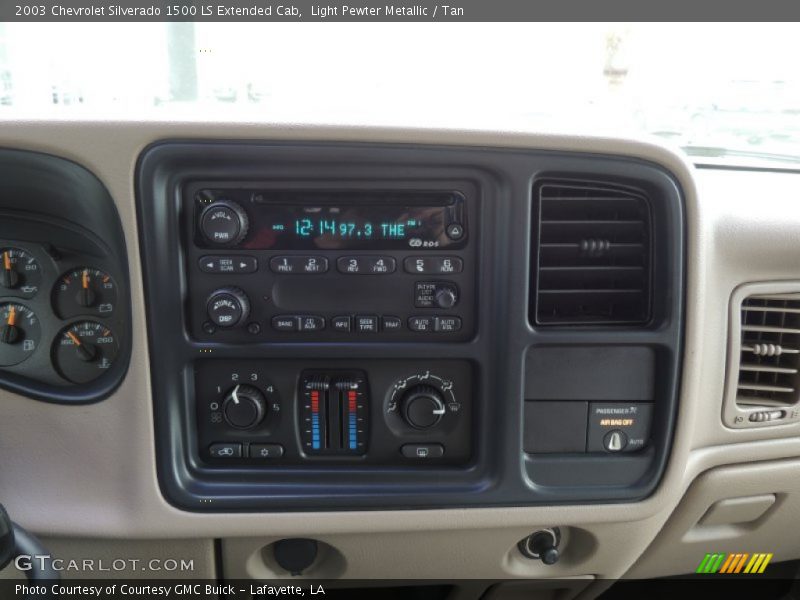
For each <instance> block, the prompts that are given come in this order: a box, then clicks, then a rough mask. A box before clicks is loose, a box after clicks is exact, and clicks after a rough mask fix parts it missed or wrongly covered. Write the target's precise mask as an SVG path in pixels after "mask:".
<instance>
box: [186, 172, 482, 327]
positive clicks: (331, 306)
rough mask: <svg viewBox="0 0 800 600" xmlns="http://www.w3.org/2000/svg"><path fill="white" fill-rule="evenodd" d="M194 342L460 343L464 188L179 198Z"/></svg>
mask: <svg viewBox="0 0 800 600" xmlns="http://www.w3.org/2000/svg"><path fill="white" fill-rule="evenodd" d="M183 207H184V215H185V217H184V219H185V225H186V227H187V231H188V235H187V238H188V240H189V243H188V244H187V249H186V259H187V261H188V264H187V273H188V286H189V298H190V299H191V300H190V311H189V315H190V321H191V322H190V323H189V329H190V331H191V333H192V335H193V337H195V338H196V339H198V340H201V341H211V340H213V341H220V342H228V343H231V342H232V343H246V342H263V341H309V340H313V341H370V340H373V341H374V340H375V339H376V338H380V339H386V340H387V341H388V340H397V341H420V340H424V341H464V340H467V339H469V338H471V337H472V335H473V333H474V312H475V301H474V297H475V276H476V275H475V243H474V240H473V237H474V236H473V235H471V232H470V229H469V222H470V216H469V212H470V208H471V207H470V201H469V200H468V198H467V197H466V195H465V193H464V192H462V191H461V190H454V189H440V190H435V189H434V190H431V189H426V190H406V189H400V190H360V189H353V190H330V189H324V190H320V189H292V188H288V189H281V188H275V187H265V186H258V185H257V184H253V183H248V182H243V183H238V184H236V185H232V184H230V183H225V184H221V183H218V182H193V183H191V184H188V185H187V186H185V188H184V196H183Z"/></svg>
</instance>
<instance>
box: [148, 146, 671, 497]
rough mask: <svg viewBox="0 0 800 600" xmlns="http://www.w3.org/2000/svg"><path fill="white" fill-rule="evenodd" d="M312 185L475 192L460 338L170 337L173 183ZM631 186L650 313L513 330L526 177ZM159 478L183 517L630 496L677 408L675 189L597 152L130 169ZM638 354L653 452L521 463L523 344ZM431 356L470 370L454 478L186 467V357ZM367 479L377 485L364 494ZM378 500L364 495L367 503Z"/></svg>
mask: <svg viewBox="0 0 800 600" xmlns="http://www.w3.org/2000/svg"><path fill="white" fill-rule="evenodd" d="M277 176H280V177H281V178H283V179H286V178H295V179H298V180H302V179H303V178H312V179H316V180H320V179H322V180H324V179H325V178H326V177H328V178H329V179H330V180H333V179H336V180H338V181H342V180H345V181H346V180H348V179H351V180H357V181H360V182H362V183H363V182H374V184H375V185H376V186H378V187H383V186H382V185H381V184H382V182H384V181H385V180H386V179H393V180H400V179H403V178H411V179H416V180H419V179H425V178H429V179H431V180H433V181H435V180H442V179H448V178H453V177H455V178H461V179H469V180H470V181H473V182H474V183H475V185H476V186H477V189H478V198H479V218H478V219H477V220H476V221H473V223H472V234H473V235H476V237H477V238H478V240H479V246H478V248H479V256H478V265H477V268H478V276H479V286H478V296H477V312H476V314H477V326H476V331H475V335H474V337H472V338H471V339H470V340H469V341H466V342H437V343H424V342H402V343H391V342H381V341H375V342H366V343H365V342H353V341H348V342H341V343H331V342H325V343H313V342H308V341H305V342H303V343H302V344H298V343H292V342H279V343H258V344H249V345H234V344H218V343H208V342H203V343H200V342H195V341H193V340H191V339H190V338H189V337H188V336H187V335H186V333H185V330H184V325H183V324H184V323H185V318H184V314H183V310H184V309H185V304H186V281H185V276H184V275H185V274H183V273H182V272H181V271H182V269H183V265H184V263H185V261H184V256H183V250H182V247H181V243H180V231H181V227H180V215H179V214H178V207H179V203H180V191H179V190H180V186H181V184H182V183H183V182H185V181H188V180H190V179H192V178H205V179H214V180H220V179H229V180H232V181H236V180H244V179H259V180H263V179H265V178H269V177H277ZM561 177H571V178H584V179H591V180H598V179H599V180H607V181H610V182H620V181H623V182H630V183H632V184H636V185H637V186H640V187H642V186H643V187H645V188H647V190H648V192H649V193H650V195H651V197H655V198H656V199H657V201H658V202H659V203H660V204H661V206H662V209H663V213H662V214H663V215H664V216H665V217H666V218H665V219H664V220H663V221H662V222H661V223H660V224H657V225H656V227H657V231H656V235H657V239H658V240H660V246H659V248H661V250H659V252H660V254H659V260H661V261H662V266H663V267H665V268H664V269H663V273H664V277H665V279H664V280H663V281H662V282H661V284H660V285H661V287H660V288H659V292H658V293H661V294H663V298H664V301H663V303H662V305H661V308H662V309H663V310H661V311H659V312H657V313H656V315H657V316H656V317H654V319H653V320H652V321H651V322H650V323H649V324H647V325H646V326H643V327H625V326H622V327H620V326H587V327H569V328H554V327H548V328H537V327H534V326H532V325H531V324H530V323H529V321H528V301H529V285H528V283H529V277H530V258H529V257H530V244H531V243H533V239H532V237H531V231H530V224H531V216H532V211H533V203H532V190H533V188H534V182H535V181H537V180H538V179H541V178H548V179H552V178H561ZM136 192H137V210H138V217H139V234H140V242H141V244H140V247H141V258H142V264H143V268H144V282H145V290H144V291H145V298H146V306H147V328H148V334H149V335H148V338H149V349H150V358H151V377H152V387H153V401H154V411H155V419H156V422H155V427H156V450H157V470H158V479H159V483H160V485H161V489H162V492H163V493H164V496H165V498H166V499H167V500H168V501H169V502H171V503H172V504H174V505H175V506H178V507H180V508H183V509H186V510H193V511H236V510H246V511H254V510H255V511H260V510H270V511H303V510H320V509H324V510H352V509H397V508H435V507H466V506H513V505H532V504H558V503H581V502H621V501H634V500H640V499H643V498H645V497H647V496H648V495H650V494H651V493H652V492H653V490H654V489H655V488H656V486H657V484H658V482H659V480H660V478H661V476H662V474H663V472H664V469H665V466H666V462H667V458H668V455H669V451H670V448H671V440H672V435H673V429H674V425H675V421H676V413H677V409H678V390H679V380H680V368H681V359H682V331H683V310H684V309H683V306H684V269H685V264H684V263H685V250H684V249H685V223H684V207H683V197H682V192H681V190H680V186H679V185H678V183H677V181H676V179H675V178H674V177H673V176H672V175H671V174H670V173H669V172H667V171H666V170H665V169H664V168H663V167H661V166H659V165H656V164H653V163H648V162H645V161H642V160H640V159H637V158H629V157H614V156H603V155H597V154H588V153H586V154H583V153H567V152H551V151H548V152H545V151H535V150H512V149H499V148H472V147H467V148H458V147H445V146H434V145H428V146H419V145H411V144H409V145H398V144H367V143H333V142H330V143H312V142H307V143H297V142H257V141H253V142H234V141H196V140H171V141H162V142H157V143H155V144H153V145H151V146H149V147H148V148H146V149H145V150H144V151H143V153H142V154H141V156H140V157H139V162H138V165H137V175H136ZM570 344H574V345H578V346H597V345H604V344H606V345H615V346H616V345H620V346H630V345H644V346H647V347H651V348H653V349H654V350H655V351H656V354H657V356H658V364H657V368H656V370H657V372H658V373H659V386H660V389H661V390H662V393H661V396H660V397H659V406H658V409H657V414H658V421H657V423H654V429H653V444H652V445H651V446H650V447H649V448H648V449H646V450H645V451H643V452H639V453H635V454H630V455H624V456H623V455H619V456H610V455H604V454H598V455H594V454H585V455H570V456H560V455H551V456H548V455H526V454H525V453H524V452H523V451H522V432H521V422H522V411H523V404H524V399H525V392H524V389H525V357H526V354H527V352H528V350H529V349H530V348H532V347H544V346H559V345H570ZM443 356H446V357H447V358H448V359H460V360H464V361H468V362H470V363H471V364H472V365H473V366H474V380H475V384H476V388H475V391H474V396H473V397H474V405H475V406H474V413H473V422H474V423H475V426H474V428H473V444H474V446H473V460H472V461H471V462H470V463H469V464H468V465H466V466H458V467H455V466H451V467H447V466H441V467H440V466H434V465H431V466H427V467H426V466H411V467H408V468H403V469H398V468H384V469H370V470H366V471H365V470H363V469H359V467H358V466H347V465H335V466H329V467H327V468H324V469H320V468H319V467H317V466H314V465H312V466H309V467H307V468H299V469H296V470H294V471H287V470H286V469H267V470H264V469H241V468H230V469H227V470H225V471H223V472H220V470H219V469H217V470H216V471H209V470H208V469H207V468H206V467H204V466H203V465H202V464H200V463H199V462H198V461H197V456H196V454H197V453H196V449H195V446H196V439H195V435H196V432H194V431H193V427H192V423H193V421H192V418H193V415H194V411H193V410H192V407H191V400H190V397H191V389H192V385H193V383H192V380H193V376H192V364H193V361H194V360H195V359H200V358H210V357H219V358H227V359H237V358H240V359H244V358H254V357H255V358H260V359H264V360H268V359H270V358H275V359H277V358H286V357H291V358H292V359H298V360H302V359H308V360H309V361H310V362H311V361H318V360H319V359H320V358H325V357H330V359H331V360H334V358H335V360H337V361H339V360H352V361H353V364H356V363H357V361H358V360H359V359H366V358H367V357H369V358H376V357H377V358H380V359H385V360H392V359H405V358H408V357H414V358H415V359H417V360H425V359H426V358H429V359H431V360H434V359H436V358H440V357H443ZM376 483H379V484H380V485H379V486H377V487H376ZM376 490H377V491H376Z"/></svg>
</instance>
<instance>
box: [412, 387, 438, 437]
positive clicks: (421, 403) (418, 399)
mask: <svg viewBox="0 0 800 600" xmlns="http://www.w3.org/2000/svg"><path fill="white" fill-rule="evenodd" d="M444 412H445V408H444V401H443V400H442V395H441V394H440V393H439V390H437V389H436V388H434V387H431V386H429V385H418V386H415V387H413V388H411V389H410V390H409V391H408V392H407V393H406V395H405V396H404V397H403V418H404V419H405V421H406V423H408V424H409V425H411V427H413V428H414V429H430V428H431V427H434V426H435V425H436V424H437V423H438V422H439V421H441V419H442V416H443V415H444Z"/></svg>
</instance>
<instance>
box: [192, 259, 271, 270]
mask: <svg viewBox="0 0 800 600" xmlns="http://www.w3.org/2000/svg"><path fill="white" fill-rule="evenodd" d="M198 265H199V266H200V270H201V271H203V272H204V273H225V274H230V273H255V272H256V271H257V270H258V260H257V259H256V257H255V256H203V257H201V258H200V260H199V261H198Z"/></svg>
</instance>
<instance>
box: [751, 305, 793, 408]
mask: <svg viewBox="0 0 800 600" xmlns="http://www.w3.org/2000/svg"><path fill="white" fill-rule="evenodd" d="M798 371H800V294H770V295H758V296H749V297H747V298H745V299H744V301H743V302H742V308H741V347H740V355H739V379H738V382H737V387H736V404H737V405H739V406H741V407H753V406H790V405H793V404H795V403H797V401H798V400H799V399H800V393H798V390H800V377H798Z"/></svg>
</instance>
